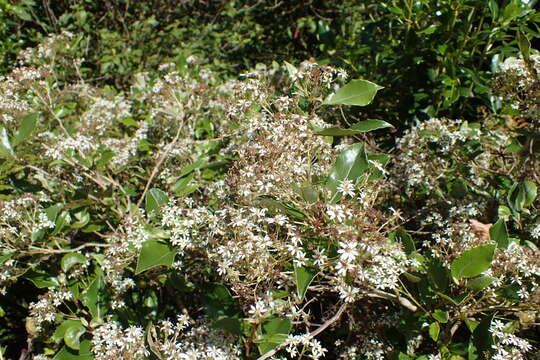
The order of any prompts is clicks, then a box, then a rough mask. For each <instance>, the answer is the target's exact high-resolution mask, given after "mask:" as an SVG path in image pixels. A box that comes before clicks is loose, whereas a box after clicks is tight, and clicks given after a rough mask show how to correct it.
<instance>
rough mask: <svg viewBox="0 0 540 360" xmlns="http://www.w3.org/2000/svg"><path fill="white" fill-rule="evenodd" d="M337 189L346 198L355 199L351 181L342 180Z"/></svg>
mask: <svg viewBox="0 0 540 360" xmlns="http://www.w3.org/2000/svg"><path fill="white" fill-rule="evenodd" d="M337 189H338V191H339V192H340V193H341V194H343V195H344V196H351V197H354V184H353V182H352V181H351V180H348V179H345V180H342V181H341V182H340V184H339V186H338V188H337Z"/></svg>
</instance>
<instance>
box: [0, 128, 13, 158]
mask: <svg viewBox="0 0 540 360" xmlns="http://www.w3.org/2000/svg"><path fill="white" fill-rule="evenodd" d="M0 157H2V158H5V159H11V158H14V157H15V153H14V152H13V148H12V147H11V142H10V141H9V136H8V132H7V130H6V129H5V128H3V127H0Z"/></svg>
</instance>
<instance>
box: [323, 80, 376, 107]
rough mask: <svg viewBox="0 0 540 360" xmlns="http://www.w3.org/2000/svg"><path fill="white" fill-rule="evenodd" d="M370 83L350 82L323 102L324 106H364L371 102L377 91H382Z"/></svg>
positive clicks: (364, 81)
mask: <svg viewBox="0 0 540 360" xmlns="http://www.w3.org/2000/svg"><path fill="white" fill-rule="evenodd" d="M382 88H383V87H382V86H379V85H377V84H375V83H372V82H371V81H367V80H351V81H350V82H349V83H348V84H347V85H345V86H343V87H342V88H340V89H338V90H337V91H336V92H335V93H333V94H331V95H330V96H328V97H327V98H326V100H324V102H323V104H325V105H358V106H366V105H369V104H370V103H371V101H373V98H374V97H375V94H377V91H379V90H380V89H382Z"/></svg>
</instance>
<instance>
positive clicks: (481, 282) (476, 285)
mask: <svg viewBox="0 0 540 360" xmlns="http://www.w3.org/2000/svg"><path fill="white" fill-rule="evenodd" d="M496 280H497V278H496V277H493V276H488V275H483V276H479V277H477V278H474V279H471V280H470V281H468V282H467V285H466V287H468V288H469V289H473V290H482V289H483V288H486V287H488V286H489V285H491V284H493V283H494V282H495V281H496Z"/></svg>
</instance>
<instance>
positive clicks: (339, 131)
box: [315, 126, 361, 136]
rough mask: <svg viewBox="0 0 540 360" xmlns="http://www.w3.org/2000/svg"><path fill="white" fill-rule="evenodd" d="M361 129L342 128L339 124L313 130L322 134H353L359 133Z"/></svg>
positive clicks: (317, 133)
mask: <svg viewBox="0 0 540 360" xmlns="http://www.w3.org/2000/svg"><path fill="white" fill-rule="evenodd" d="M360 133H361V131H358V130H353V129H344V128H341V127H339V126H331V127H328V128H322V129H320V130H317V131H315V134H316V135H323V136H352V135H355V134H360Z"/></svg>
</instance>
